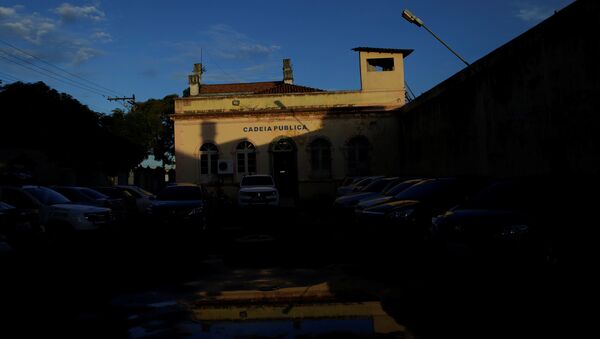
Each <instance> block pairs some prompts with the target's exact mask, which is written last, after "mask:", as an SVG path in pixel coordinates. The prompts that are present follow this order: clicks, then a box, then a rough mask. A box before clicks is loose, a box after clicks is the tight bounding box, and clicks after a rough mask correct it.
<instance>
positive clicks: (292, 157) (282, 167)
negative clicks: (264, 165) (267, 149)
mask: <svg viewBox="0 0 600 339" xmlns="http://www.w3.org/2000/svg"><path fill="white" fill-rule="evenodd" d="M296 152H297V150H296V144H295V143H294V141H293V140H292V139H290V138H285V137H282V138H279V139H276V140H275V141H273V142H272V143H271V163H272V165H273V178H274V179H275V184H276V185H277V189H278V190H279V193H280V194H281V195H283V196H293V197H295V196H296V195H297V193H298V164H297V158H296Z"/></svg>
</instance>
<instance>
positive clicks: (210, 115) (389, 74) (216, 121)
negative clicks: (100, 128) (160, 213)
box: [173, 47, 412, 199]
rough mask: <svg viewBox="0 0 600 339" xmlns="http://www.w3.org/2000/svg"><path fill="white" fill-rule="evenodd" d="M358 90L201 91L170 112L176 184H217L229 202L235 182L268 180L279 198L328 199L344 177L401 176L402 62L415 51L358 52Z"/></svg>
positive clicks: (262, 85)
mask: <svg viewBox="0 0 600 339" xmlns="http://www.w3.org/2000/svg"><path fill="white" fill-rule="evenodd" d="M353 50H354V51H356V52H357V53H358V60H359V70H360V85H361V88H360V89H359V90H344V91H325V90H321V89H318V88H312V87H306V86H301V85H297V84H294V77H293V71H292V65H291V62H290V60H289V59H284V60H283V80H281V81H267V82H255V83H231V84H204V83H203V82H202V73H203V68H202V65H201V64H195V65H194V69H193V73H192V74H191V75H189V95H188V96H184V97H182V98H179V99H176V101H175V114H174V115H173V121H174V133H175V152H176V161H177V181H178V182H193V183H202V184H207V185H210V186H217V185H218V186H221V187H222V189H223V190H224V192H225V193H226V194H228V195H230V196H231V197H234V196H235V194H236V192H237V188H238V185H239V182H240V180H241V178H242V177H243V176H245V175H249V174H271V175H273V177H274V179H275V182H276V184H277V186H278V188H279V190H280V192H281V194H282V195H289V196H294V197H298V198H300V199H310V198H314V197H322V196H328V195H329V196H331V195H333V194H334V192H335V187H336V184H337V183H339V182H340V180H342V179H343V178H344V177H346V176H358V175H379V174H381V175H393V174H396V173H397V171H398V169H399V167H400V166H399V159H400V155H399V154H398V140H399V138H398V133H399V128H400V127H399V124H398V122H397V109H398V108H399V107H401V106H403V105H404V104H405V83H404V58H405V57H406V56H408V55H409V54H410V53H411V52H412V50H409V49H390V48H371V47H357V48H354V49H353Z"/></svg>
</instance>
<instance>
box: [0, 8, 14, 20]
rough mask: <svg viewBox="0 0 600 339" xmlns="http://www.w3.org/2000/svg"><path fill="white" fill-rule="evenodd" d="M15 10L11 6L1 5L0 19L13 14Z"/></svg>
mask: <svg viewBox="0 0 600 339" xmlns="http://www.w3.org/2000/svg"><path fill="white" fill-rule="evenodd" d="M15 13H17V10H16V9H15V8H13V7H2V6H0V19H4V18H7V17H10V16H13V15H15Z"/></svg>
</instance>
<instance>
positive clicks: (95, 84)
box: [0, 39, 123, 95]
mask: <svg viewBox="0 0 600 339" xmlns="http://www.w3.org/2000/svg"><path fill="white" fill-rule="evenodd" d="M0 43H2V44H4V45H6V46H9V47H11V48H13V49H15V50H17V51H19V52H21V53H23V54H25V55H27V56H30V57H32V58H34V59H36V60H39V61H41V62H43V63H44V64H46V65H49V66H52V67H54V68H56V69H58V70H60V71H62V72H64V73H66V74H69V75H70V76H73V77H76V78H78V79H81V80H83V81H85V82H88V83H90V84H92V85H94V86H96V87H98V88H101V89H104V90H107V91H109V92H112V93H113V94H118V95H123V94H122V93H120V92H117V91H114V90H112V89H110V88H108V87H104V86H102V85H100V84H98V83H96V82H94V81H91V80H88V79H86V78H83V77H81V76H79V75H77V74H75V73H72V72H69V71H67V70H66V69H64V68H62V67H59V66H57V65H55V64H53V63H50V62H48V61H46V60H44V59H42V58H40V57H37V56H35V55H33V54H31V53H28V52H27V51H24V50H22V49H20V48H19V47H16V46H14V45H12V44H10V43H8V42H6V41H4V40H2V39H0Z"/></svg>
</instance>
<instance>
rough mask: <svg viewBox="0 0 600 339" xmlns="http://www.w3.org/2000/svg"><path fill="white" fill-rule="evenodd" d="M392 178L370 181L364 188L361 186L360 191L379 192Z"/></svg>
mask: <svg viewBox="0 0 600 339" xmlns="http://www.w3.org/2000/svg"><path fill="white" fill-rule="evenodd" d="M393 180H395V179H380V180H377V181H374V182H372V183H370V184H369V185H367V186H365V188H363V189H362V190H360V191H361V192H373V193H380V192H383V191H384V190H385V189H386V188H387V187H388V185H389V184H390V183H391V182H392V181H393Z"/></svg>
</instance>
